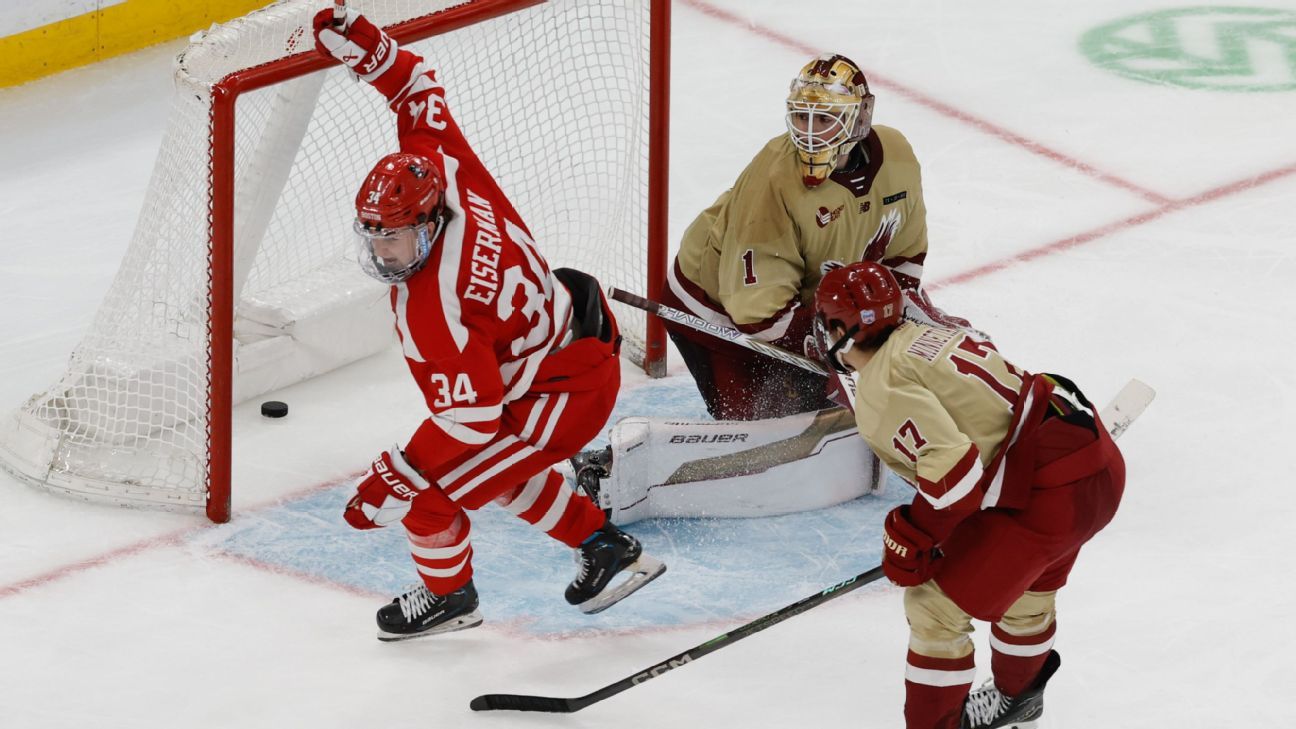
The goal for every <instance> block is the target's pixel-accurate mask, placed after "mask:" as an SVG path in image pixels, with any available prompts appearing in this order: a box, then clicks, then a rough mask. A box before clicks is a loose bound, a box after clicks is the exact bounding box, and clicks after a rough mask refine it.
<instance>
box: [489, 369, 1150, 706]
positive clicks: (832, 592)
mask: <svg viewBox="0 0 1296 729" xmlns="http://www.w3.org/2000/svg"><path fill="white" fill-rule="evenodd" d="M1155 397H1156V392H1155V391H1154V390H1153V389H1152V388H1151V387H1149V386H1148V385H1147V384H1145V383H1143V382H1142V381H1140V380H1130V381H1129V382H1128V383H1127V384H1126V385H1125V386H1124V387H1122V388H1121V390H1120V392H1118V393H1116V397H1115V398H1113V399H1112V401H1111V402H1110V403H1108V404H1107V407H1105V408H1103V409H1102V412H1101V413H1100V414H1099V417H1100V418H1102V421H1103V423H1104V424H1105V425H1106V426H1107V430H1108V431H1109V432H1110V433H1111V437H1112V439H1113V440H1114V439H1117V438H1119V437H1120V436H1121V434H1122V433H1124V432H1125V431H1126V430H1127V429H1129V426H1130V424H1131V423H1133V422H1134V421H1135V420H1136V419H1137V418H1138V416H1139V415H1140V414H1142V412H1143V411H1144V410H1145V409H1147V406H1148V405H1149V404H1151V402H1152V400H1153V398H1155ZM881 576H882V568H881V567H874V568H873V569H871V570H869V571H868V572H863V573H861V574H858V575H856V576H854V577H852V578H850V579H849V580H846V581H845V582H840V583H838V584H836V585H833V586H832V587H829V588H827V589H825V590H823V591H822V592H819V593H817V594H814V595H811V596H809V597H807V598H803V599H801V600H799V601H797V602H795V603H793V604H791V605H788V606H787V607H785V608H782V609H781V610H776V611H775V612H772V613H770V614H769V615H766V616H764V617H761V618H757V619H756V620H753V621H752V622H750V623H747V624H746V625H744V626H742V627H740V628H737V629H735V630H732V631H730V632H728V633H724V634H722V635H719V636H716V637H715V638H712V639H711V640H709V641H707V642H705V643H703V644H701V645H696V646H694V647H692V648H690V649H688V650H686V651H684V652H683V653H680V654H678V655H675V656H672V657H671V658H667V659H666V660H664V661H662V662H661V663H658V664H657V665H655V666H652V667H650V668H648V669H645V670H643V671H640V672H639V673H636V674H634V675H631V676H627V677H625V678H623V679H621V680H620V681H616V682H614V683H610V684H608V685H607V686H604V687H603V688H601V689H599V690H597V691H594V692H591V693H588V694H585V695H584V696H577V697H575V698H558V697H552V696H525V695H521V694H485V695H483V696H478V697H477V698H475V699H473V700H472V703H471V704H469V706H470V707H471V708H472V710H473V711H498V710H500V709H507V710H511V711H548V712H553V713H562V714H570V713H572V712H574V711H580V710H581V709H583V708H585V707H586V706H589V705H590V704H594V703H597V702H599V701H602V700H604V699H607V698H610V697H612V696H616V695H617V694H619V693H621V692H622V691H625V690H626V689H629V688H633V687H635V686H638V685H639V684H641V683H644V682H645V681H650V680H652V679H654V678H657V677H658V676H660V675H662V674H663V673H666V672H668V671H671V670H674V669H676V668H679V667H680V666H683V665H686V664H689V663H692V662H693V661H695V660H697V659H699V658H701V657H702V656H705V655H706V654H708V653H713V652H715V651H718V650H720V649H721V648H723V647H725V646H727V645H731V644H733V643H735V642H737V641H739V640H742V639H743V638H746V637H747V636H749V635H752V634H753V633H759V632H760V631H762V630H764V629H766V628H768V627H770V626H773V625H777V624H778V623H781V622H783V621H784V620H787V619H788V618H790V617H793V616H795V615H800V614H801V613H803V612H805V611H807V610H809V609H811V608H813V607H816V606H818V605H822V604H823V603H825V602H828V601H829V600H831V599H833V598H835V597H838V596H840V595H845V594H846V593H848V592H850V591H851V590H854V589H856V588H859V587H863V586H864V585H867V584H868V583H870V582H873V581H874V580H876V579H878V578H879V577H881Z"/></svg>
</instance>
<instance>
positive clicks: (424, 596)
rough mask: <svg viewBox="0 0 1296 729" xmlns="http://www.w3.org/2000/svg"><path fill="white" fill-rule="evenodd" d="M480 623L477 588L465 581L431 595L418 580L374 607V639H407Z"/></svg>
mask: <svg viewBox="0 0 1296 729" xmlns="http://www.w3.org/2000/svg"><path fill="white" fill-rule="evenodd" d="M481 623H482V615H481V613H480V612H479V611H478V610H477V588H475V587H473V583H472V581H471V580H469V582H468V584H466V585H464V586H463V587H461V588H459V589H458V590H455V591H454V592H452V593H450V594H449V595H445V596H441V595H433V594H432V592H431V591H429V590H428V589H427V587H426V586H425V585H423V584H422V583H419V584H418V585H417V586H415V587H412V588H410V590H409V592H406V593H405V594H404V595H401V596H400V597H398V598H396V599H394V600H392V601H391V603H389V604H387V605H384V606H383V607H382V608H381V609H379V610H378V640H386V641H392V640H409V639H410V638H422V637H424V636H428V635H438V634H440V633H451V632H454V631H456V630H467V629H469V628H475V627H477V626H478V625H481Z"/></svg>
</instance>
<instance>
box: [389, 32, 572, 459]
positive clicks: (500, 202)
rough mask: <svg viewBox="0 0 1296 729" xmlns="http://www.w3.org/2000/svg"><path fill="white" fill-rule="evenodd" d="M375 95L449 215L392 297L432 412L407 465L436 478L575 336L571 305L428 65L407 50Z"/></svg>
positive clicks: (486, 435) (493, 425)
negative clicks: (426, 168)
mask: <svg viewBox="0 0 1296 729" xmlns="http://www.w3.org/2000/svg"><path fill="white" fill-rule="evenodd" d="M374 86H375V87H376V88H377V89H378V90H379V91H380V92H382V93H383V95H384V96H386V97H387V99H388V101H389V102H390V107H391V109H392V111H394V112H395V113H396V115H397V118H398V122H397V133H398V136H399V139H400V147H401V151H403V152H410V153H413V154H420V155H423V156H424V157H427V158H428V159H430V160H431V161H432V163H433V164H436V165H437V166H439V167H440V168H441V171H442V172H443V173H444V174H445V180H446V206H447V208H448V209H449V211H450V215H451V217H450V220H449V222H448V223H447V224H446V225H445V227H444V229H443V231H442V233H441V236H440V237H439V238H438V239H437V240H436V241H434V243H433V247H432V252H431V255H430V256H429V259H428V262H427V264H426V265H425V266H424V268H423V269H422V270H421V271H419V272H418V273H416V274H414V275H413V276H412V277H410V279H409V280H408V281H406V282H404V283H400V284H396V285H395V286H393V287H392V291H391V303H392V309H393V311H395V313H396V328H397V332H398V334H399V336H400V341H401V346H402V348H403V350H404V354H405V361H406V363H407V364H408V365H409V368H410V372H411V373H412V374H413V375H414V379H415V381H416V382H418V385H419V387H420V388H422V390H423V395H424V398H425V399H426V400H427V406H428V409H429V410H430V412H431V414H430V415H429V417H428V419H427V420H426V421H425V422H424V423H423V424H422V425H420V426H419V428H418V430H417V431H416V432H415V434H414V437H413V438H412V439H411V440H410V442H409V445H408V446H407V447H406V456H407V457H408V458H409V459H410V461H411V462H412V463H413V464H414V465H415V466H417V467H418V468H420V469H424V470H428V469H431V468H434V467H436V466H437V465H439V464H442V463H445V462H446V461H448V460H449V459H450V458H452V457H454V456H456V455H458V454H459V453H462V452H463V451H465V450H467V449H470V448H475V447H478V446H481V445H482V444H485V443H487V442H488V441H490V440H491V438H492V437H493V436H494V435H495V433H496V431H497V430H498V429H499V424H500V417H501V414H502V413H503V408H504V406H506V405H507V404H508V403H510V402H512V401H513V400H516V399H517V398H519V397H521V396H522V395H523V394H524V393H526V392H527V390H528V389H529V388H530V386H531V383H532V381H533V379H534V378H535V374H536V370H537V369H538V368H539V366H540V361H541V360H542V359H544V357H545V356H546V355H547V354H548V353H549V351H550V350H551V349H553V348H554V347H555V346H558V345H559V344H561V343H562V342H563V341H564V338H565V337H566V336H567V334H568V331H569V329H570V323H571V316H572V304H571V297H570V295H569V294H568V292H567V290H566V288H565V287H564V286H563V285H562V284H561V283H559V282H558V280H557V279H556V278H554V276H553V275H552V274H551V273H550V271H549V266H548V264H547V263H546V262H545V260H544V257H543V256H541V255H540V252H539V250H538V249H537V247H536V243H535V241H534V240H532V238H531V233H530V231H529V230H528V229H527V226H526V223H524V222H523V221H522V218H521V216H520V215H518V213H517V211H516V210H515V209H514V208H513V205H512V203H510V202H509V199H508V198H507V197H506V196H505V195H504V192H503V191H502V190H501V189H500V187H499V184H498V183H497V182H496V181H495V179H494V178H493V177H492V176H491V174H490V172H488V171H487V170H486V167H485V166H484V165H483V164H482V162H481V160H480V159H478V158H477V155H476V154H475V153H474V152H473V150H472V148H471V146H470V145H469V143H468V140H467V139H466V138H465V137H464V135H463V132H462V131H460V129H459V126H458V124H456V123H455V121H454V119H453V117H452V116H451V115H450V111H449V109H448V107H447V105H446V100H445V96H444V91H445V90H444V88H443V87H442V86H441V84H440V83H439V82H438V81H437V80H436V76H435V74H434V73H433V72H432V71H431V70H430V69H428V68H427V67H425V65H424V63H423V59H422V58H420V57H419V56H418V55H416V54H414V53H412V52H410V51H407V50H401V51H400V52H399V54H398V57H397V59H396V61H395V63H394V64H393V65H392V68H391V69H390V70H389V71H387V72H386V73H384V74H383V76H382V77H381V78H379V79H378V80H376V81H375V82H374Z"/></svg>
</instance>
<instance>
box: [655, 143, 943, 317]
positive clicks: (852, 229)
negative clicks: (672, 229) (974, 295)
mask: <svg viewBox="0 0 1296 729" xmlns="http://www.w3.org/2000/svg"><path fill="white" fill-rule="evenodd" d="M852 154H853V155H854V158H853V159H852V160H851V161H852V164H851V165H848V168H852V169H851V171H849V172H843V171H839V172H836V173H834V174H833V175H832V176H831V177H829V179H828V181H825V182H824V183H823V184H821V185H819V186H818V187H814V188H806V187H805V186H804V185H803V184H802V182H801V176H802V175H801V172H800V170H799V168H798V167H797V163H796V153H795V149H794V148H793V146H792V142H791V140H789V138H788V136H787V135H786V134H781V135H779V136H778V137H775V138H774V139H772V140H771V141H770V142H769V143H768V144H766V145H765V147H764V148H763V149H762V150H761V151H760V152H759V153H758V154H757V155H756V157H755V158H754V159H753V160H752V161H751V163H750V164H748V165H747V168H746V169H745V170H743V172H742V174H741V175H739V177H738V180H737V181H736V182H735V183H734V185H733V187H732V188H730V189H729V190H727V191H725V192H724V194H722V195H721V196H720V197H719V199H717V200H716V201H715V203H714V204H712V205H711V207H709V208H707V209H706V210H704V211H703V212H702V213H701V214H700V215H699V216H698V217H697V219H696V220H694V221H693V223H692V225H690V226H689V228H688V230H687V231H686V232H685V234H684V239H683V241H682V242H681V244H680V251H679V254H678V256H677V257H676V266H675V270H674V271H672V274H673V275H674V276H676V277H682V278H683V279H684V281H678V282H672V283H673V284H676V283H678V284H679V285H680V286H681V287H682V288H683V289H685V290H686V291H687V292H688V293H690V294H692V297H691V298H692V299H695V300H697V302H698V303H700V304H702V305H704V306H707V307H708V308H712V309H717V310H718V311H717V313H720V314H725V315H727V316H728V317H729V318H730V319H732V321H733V322H734V323H736V324H738V325H739V326H740V327H741V328H742V329H744V331H747V332H748V333H752V334H759V333H760V332H761V331H762V330H764V329H767V328H774V329H777V328H778V326H779V324H780V323H781V322H785V321H786V320H787V319H788V318H789V316H790V314H791V312H792V310H793V309H795V308H796V305H797V304H802V303H804V304H807V305H809V304H811V303H812V300H813V298H814V291H815V288H816V287H817V286H818V285H819V279H820V278H822V277H823V274H824V273H825V272H826V271H827V270H829V269H830V268H831V267H834V266H837V265H842V264H846V263H852V262H855V261H860V260H866V259H867V260H873V261H878V262H880V263H882V264H883V265H885V266H887V267H888V268H890V269H891V270H892V271H893V272H894V273H895V274H896V278H897V279H898V280H899V281H900V283H901V285H902V286H904V287H905V288H913V287H916V286H917V285H918V281H919V279H920V278H921V277H922V266H923V261H924V259H925V258H926V255H927V219H926V218H927V211H926V207H925V206H924V204H923V194H922V180H921V175H920V170H919V166H918V160H917V159H916V158H915V157H914V153H913V149H912V148H910V146H909V142H908V141H907V140H905V138H904V136H903V135H902V134H900V132H898V131H896V130H895V129H891V128H889V127H884V126H874V127H873V130H872V131H871V132H870V133H869V135H868V136H867V137H866V138H865V139H864V140H863V141H862V142H861V143H860V144H859V145H857V146H856V148H855V150H854V151H853V152H852ZM698 313H701V312H698ZM783 327H786V323H784V324H783ZM779 336H782V334H781V333H778V332H773V333H771V335H770V336H766V337H763V338H767V339H774V338H777V337H779Z"/></svg>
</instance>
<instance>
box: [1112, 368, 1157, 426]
mask: <svg viewBox="0 0 1296 729" xmlns="http://www.w3.org/2000/svg"><path fill="white" fill-rule="evenodd" d="M1154 398H1156V390H1153V389H1152V388H1151V387H1150V386H1149V385H1148V384H1147V383H1146V382H1143V381H1141V380H1130V381H1129V382H1128V383H1127V384H1126V385H1125V387H1122V388H1121V391H1120V392H1118V393H1116V397H1115V399H1113V400H1112V401H1111V404H1109V405H1108V406H1107V407H1105V408H1103V411H1102V414H1101V415H1100V417H1101V418H1102V420H1103V423H1104V424H1105V425H1106V426H1107V430H1108V431H1109V432H1110V433H1111V436H1112V438H1119V437H1120V435H1121V433H1124V432H1125V429H1126V428H1128V427H1129V426H1130V424H1131V423H1133V422H1134V421H1135V419H1137V418H1138V416H1139V415H1141V414H1142V413H1143V411H1144V410H1145V409H1147V406H1148V405H1150V404H1151V403H1152V400H1153V399H1154Z"/></svg>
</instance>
